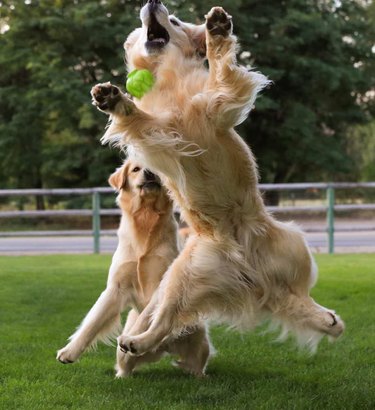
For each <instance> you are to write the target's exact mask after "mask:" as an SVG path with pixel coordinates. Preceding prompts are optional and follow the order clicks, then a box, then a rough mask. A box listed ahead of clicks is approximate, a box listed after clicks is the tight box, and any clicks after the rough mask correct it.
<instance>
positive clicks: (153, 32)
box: [146, 13, 169, 51]
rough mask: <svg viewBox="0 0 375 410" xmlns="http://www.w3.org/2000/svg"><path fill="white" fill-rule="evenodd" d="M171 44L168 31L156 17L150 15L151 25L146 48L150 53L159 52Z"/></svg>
mask: <svg viewBox="0 0 375 410" xmlns="http://www.w3.org/2000/svg"><path fill="white" fill-rule="evenodd" d="M168 42H169V34H168V31H167V30H166V29H165V28H164V27H163V26H162V25H161V24H159V22H158V21H157V19H156V17H155V15H154V14H153V13H152V14H151V15H150V25H149V27H148V29H147V41H146V48H147V49H148V50H149V51H158V50H160V49H162V48H163V47H165V46H166V45H167V44H168Z"/></svg>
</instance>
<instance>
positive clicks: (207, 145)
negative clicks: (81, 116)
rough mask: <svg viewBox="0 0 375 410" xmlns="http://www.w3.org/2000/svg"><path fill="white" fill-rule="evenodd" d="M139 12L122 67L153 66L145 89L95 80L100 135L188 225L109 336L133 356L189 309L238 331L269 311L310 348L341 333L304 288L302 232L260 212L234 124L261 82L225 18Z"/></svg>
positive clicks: (311, 275)
mask: <svg viewBox="0 0 375 410" xmlns="http://www.w3.org/2000/svg"><path fill="white" fill-rule="evenodd" d="M141 20H142V27H141V28H138V29H136V30H135V31H134V32H132V33H131V34H130V35H129V37H128V39H127V41H126V43H125V50H126V57H127V63H128V69H129V71H131V70H133V69H148V70H150V71H152V73H153V75H154V76H155V78H156V83H155V85H154V87H153V88H152V89H151V91H150V92H149V93H147V94H146V95H145V96H144V97H143V98H142V99H139V100H138V99H135V100H134V101H132V100H131V99H129V98H128V96H126V95H125V94H123V93H122V92H121V91H120V90H119V88H117V87H116V86H113V85H111V84H110V83H104V84H98V85H96V86H95V87H93V89H92V92H91V93H92V97H93V103H94V104H95V105H96V106H97V107H98V108H99V109H100V110H102V111H104V112H105V113H107V114H109V115H110V120H111V122H110V125H109V128H108V129H107V131H106V133H105V135H104V137H103V142H109V143H117V144H119V145H121V146H131V147H132V149H134V150H135V151H136V152H137V153H138V155H140V156H141V157H142V160H143V162H144V163H145V164H147V166H148V167H150V169H151V170H153V171H154V172H156V173H158V174H159V175H161V178H162V182H163V184H165V186H166V187H167V188H168V190H169V191H170V193H171V195H172V198H173V200H174V201H175V202H176V204H178V206H179V207H180V209H181V213H182V216H183V218H184V219H185V220H186V221H187V223H188V224H189V226H190V227H191V229H192V231H193V233H192V235H191V236H190V237H189V239H188V240H187V243H186V245H185V247H184V249H183V251H182V252H181V253H180V254H179V256H178V257H177V258H176V259H175V260H174V262H173V263H172V264H171V266H170V267H169V268H168V270H167V272H166V274H165V275H164V277H163V279H162V281H161V284H160V287H159V291H158V294H157V297H155V298H153V299H152V300H151V303H150V304H149V305H148V306H147V307H146V308H145V310H144V311H143V313H142V314H141V315H140V316H139V318H138V320H137V322H136V323H135V325H134V326H133V327H132V328H131V329H130V330H129V331H125V332H124V333H123V334H122V335H121V336H119V338H118V343H119V345H120V346H121V348H122V349H124V350H126V351H129V352H130V353H131V354H133V355H142V354H144V353H145V352H149V351H152V350H155V349H157V347H158V346H159V345H160V344H161V343H162V342H163V340H164V339H165V338H166V337H168V336H169V335H170V334H179V332H180V331H181V329H183V328H184V327H186V326H191V325H193V324H195V323H197V321H198V320H199V318H200V317H210V318H212V317H214V318H216V319H218V320H220V321H222V322H223V321H224V322H227V323H229V324H230V325H231V326H238V327H241V328H253V327H254V326H256V325H257V324H259V323H260V322H261V321H263V320H265V319H271V320H272V321H274V322H277V323H280V324H281V325H282V327H283V334H287V333H288V332H289V331H291V332H292V333H293V334H295V335H296V337H297V340H298V342H299V343H300V344H301V345H308V346H309V347H310V348H311V349H312V350H314V349H316V346H317V344H318V342H319V340H320V339H321V338H322V337H323V336H324V335H328V336H331V337H333V338H336V337H338V336H340V335H341V333H342V332H343V330H344V323H343V321H342V320H341V319H340V317H339V316H338V315H336V313H335V312H334V311H332V310H329V309H326V308H325V307H322V306H320V305H318V304H317V303H316V302H315V301H314V300H313V299H312V298H311V297H310V296H309V290H310V289H311V287H312V286H313V285H314V284H315V282H316V277H317V268H316V265H315V263H314V261H313V258H312V256H311V253H310V251H309V249H308V246H307V244H306V241H305V239H304V236H303V234H302V232H301V231H300V230H299V229H298V228H297V227H295V226H294V225H292V224H285V223H281V222H278V221H276V220H275V219H274V218H273V217H272V216H271V215H270V214H269V213H268V212H267V211H266V209H265V206H264V203H263V200H262V196H261V194H260V192H259V188H258V173H257V167H256V163H255V160H254V157H253V155H252V153H251V151H250V149H249V147H248V146H247V145H246V144H245V142H244V141H243V140H242V139H241V138H240V136H239V135H238V134H237V133H236V132H235V130H234V127H235V126H236V125H238V124H240V123H241V122H242V121H243V120H244V119H245V118H246V116H247V115H248V113H249V111H250V110H251V108H252V106H253V104H254V101H255V97H256V95H257V93H258V92H259V91H260V90H261V89H262V88H263V87H265V86H266V85H267V83H268V80H267V79H266V78H265V77H264V76H263V75H262V74H260V73H256V72H254V71H248V70H247V69H245V68H244V67H241V66H239V65H237V63H236V50H237V41H236V37H235V36H234V35H233V34H232V19H231V16H229V15H228V14H227V13H226V12H225V11H224V10H223V9H222V8H221V7H214V8H213V9H212V10H211V11H210V12H209V13H208V14H207V15H206V23H205V24H204V25H193V24H187V23H184V22H182V21H180V20H179V19H177V18H176V17H174V16H172V15H171V16H170V15H169V13H168V10H167V9H166V7H165V6H164V5H163V4H162V3H161V2H160V1H156V0H150V1H149V2H148V3H147V4H146V5H145V6H144V7H143V8H142V10H141ZM204 53H206V56H207V59H208V65H209V69H207V68H205V64H204V58H203V57H202V54H204Z"/></svg>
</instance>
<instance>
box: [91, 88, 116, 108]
mask: <svg viewBox="0 0 375 410" xmlns="http://www.w3.org/2000/svg"><path fill="white" fill-rule="evenodd" d="M91 96H92V103H93V105H95V106H96V107H98V108H99V109H100V110H102V111H112V110H113V109H114V107H115V106H116V104H117V103H118V102H119V101H120V100H121V95H120V90H119V88H118V87H116V86H115V85H112V84H111V83H109V82H108V83H103V84H97V85H95V86H94V87H93V88H92V89H91Z"/></svg>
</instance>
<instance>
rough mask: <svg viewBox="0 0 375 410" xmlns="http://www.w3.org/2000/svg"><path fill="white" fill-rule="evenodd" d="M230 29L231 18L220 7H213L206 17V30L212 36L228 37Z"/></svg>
mask: <svg viewBox="0 0 375 410" xmlns="http://www.w3.org/2000/svg"><path fill="white" fill-rule="evenodd" d="M232 27H233V25H232V16H230V15H229V14H228V13H227V12H226V11H225V10H224V9H223V8H222V7H213V8H212V9H211V11H210V12H209V13H208V14H207V15H206V28H207V30H208V32H209V33H210V34H211V35H212V36H223V37H228V36H229V34H231V33H232Z"/></svg>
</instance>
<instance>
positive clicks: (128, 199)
mask: <svg viewBox="0 0 375 410" xmlns="http://www.w3.org/2000/svg"><path fill="white" fill-rule="evenodd" d="M109 183H110V185H111V186H112V187H114V188H115V189H116V190H117V191H118V192H119V195H118V197H117V202H118V205H119V206H120V208H121V210H122V217H121V223H120V228H119V230H118V239H119V243H118V247H117V250H116V252H115V254H114V256H113V260H112V265H111V267H110V270H109V276H108V282H107V287H106V289H105V291H104V292H103V293H102V294H101V296H100V297H99V299H98V300H97V302H96V303H95V305H94V306H93V307H92V309H91V310H90V312H89V313H88V314H87V316H86V317H85V319H84V320H83V322H82V324H81V326H80V327H79V328H78V330H77V331H76V332H75V333H74V334H73V335H72V336H71V338H70V342H69V343H68V344H67V346H65V347H64V348H63V349H61V350H59V351H58V353H57V359H58V360H59V361H60V362H62V363H72V362H74V361H76V360H77V359H78V358H79V356H80V355H81V354H82V353H83V352H84V351H85V350H87V349H88V348H89V347H90V346H92V345H93V344H95V342H96V340H98V339H99V340H103V341H108V340H109V339H110V337H111V336H114V335H116V336H117V335H118V334H119V331H118V330H119V326H120V320H121V319H120V314H121V312H122V311H123V310H124V309H125V308H126V307H128V306H131V307H132V310H130V312H129V314H128V317H127V321H126V324H125V328H124V332H125V333H126V332H128V331H130V329H131V328H132V326H133V324H134V323H135V321H136V320H137V318H138V316H139V313H140V312H141V311H142V310H143V309H144V308H145V306H146V305H147V303H148V302H149V301H150V300H151V298H152V296H153V294H154V291H155V289H156V288H157V287H158V286H159V283H160V281H161V279H162V276H163V274H164V273H165V271H166V270H167V268H168V266H169V265H170V264H171V263H172V261H173V260H174V259H175V257H176V256H177V255H178V247H177V224H176V221H175V219H174V216H173V207H172V202H171V200H170V199H169V197H168V195H167V193H166V191H165V189H164V188H163V187H162V186H161V184H160V178H159V177H157V176H156V175H155V174H153V173H152V172H150V171H149V170H148V169H145V168H143V167H142V165H141V164H139V163H138V162H136V159H135V158H130V159H128V160H127V161H126V162H125V163H124V165H123V166H122V167H121V168H119V169H118V170H117V171H116V172H115V173H114V174H112V175H111V177H110V178H109ZM166 352H167V353H171V354H174V355H178V356H179V358H180V360H179V361H177V365H178V366H180V367H181V368H183V369H184V370H187V371H188V372H190V373H193V374H194V375H197V376H201V375H203V374H204V371H205V367H206V364H207V361H208V358H209V354H210V343H209V340H208V335H207V333H206V328H205V325H204V323H203V322H200V323H196V324H194V325H192V326H191V327H190V328H185V329H183V332H182V334H180V335H179V337H178V338H174V339H173V340H172V339H171V338H170V339H168V340H166V341H165V342H164V343H163V345H162V346H160V347H159V349H157V350H156V351H153V352H149V353H147V354H145V355H143V356H141V357H135V356H131V355H129V354H125V352H123V351H122V349H121V348H120V347H119V346H118V348H117V364H116V367H115V368H116V370H117V374H116V376H117V377H124V376H128V375H131V374H132V372H133V369H134V368H135V367H136V366H138V365H140V364H142V363H147V362H152V361H156V360H158V359H159V358H160V357H161V356H162V355H163V354H164V353H166Z"/></svg>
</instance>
